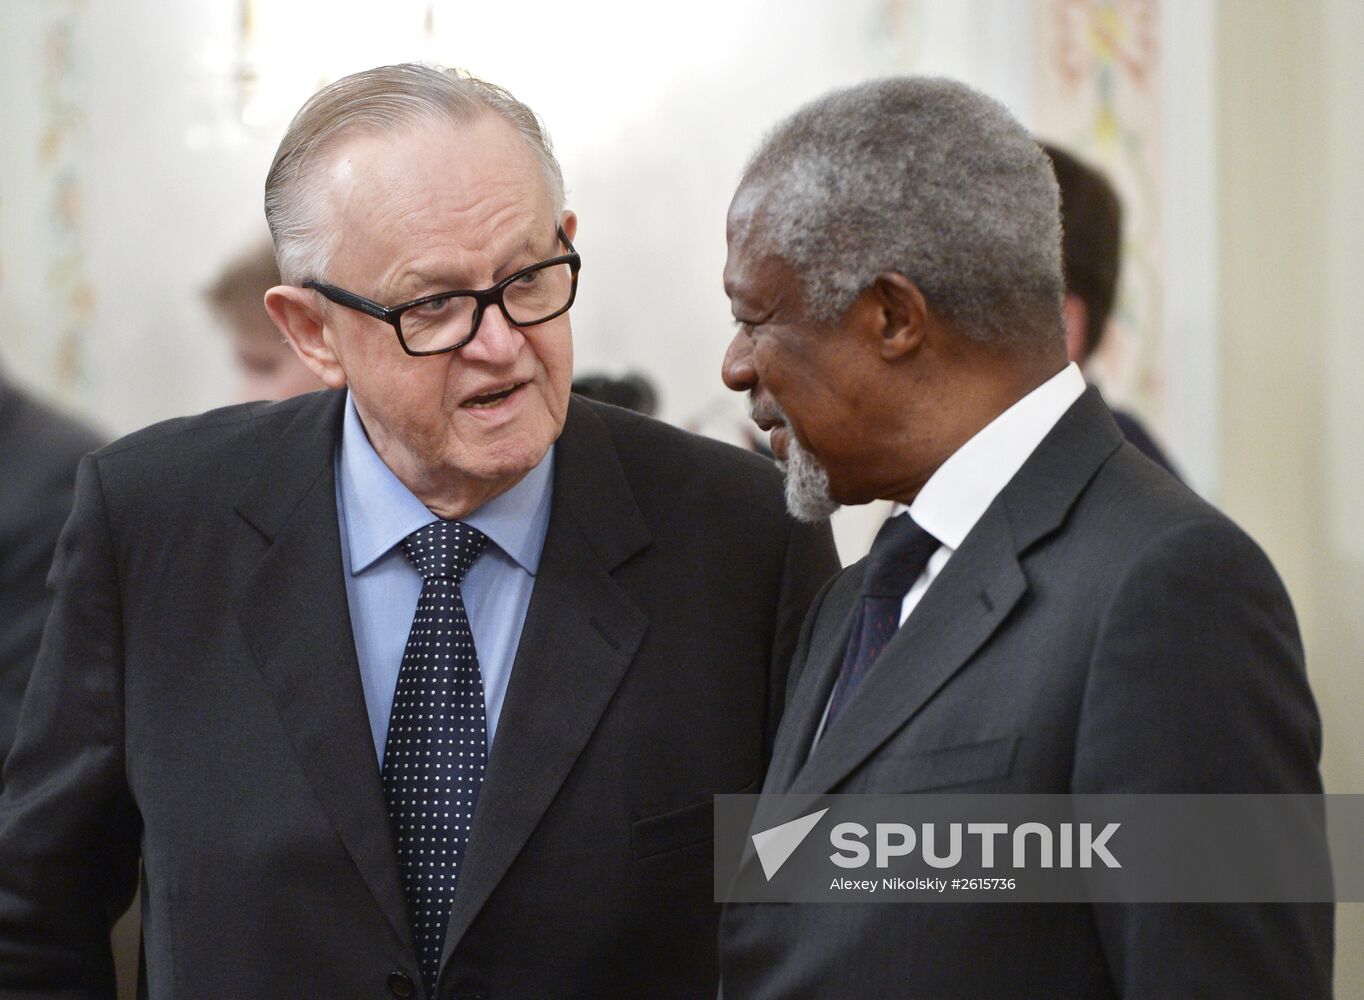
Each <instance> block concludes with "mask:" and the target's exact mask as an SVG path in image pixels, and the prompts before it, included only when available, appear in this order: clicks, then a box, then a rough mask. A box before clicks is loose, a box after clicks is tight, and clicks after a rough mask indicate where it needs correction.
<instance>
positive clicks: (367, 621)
mask: <svg viewBox="0 0 1364 1000" xmlns="http://www.w3.org/2000/svg"><path fill="white" fill-rule="evenodd" d="M553 483H554V448H552V447H551V448H550V450H549V452H548V453H547V454H546V455H545V457H544V459H543V460H542V461H541V462H540V464H539V465H537V466H536V467H535V468H534V469H532V470H531V471H530V472H529V473H528V474H527V475H526V477H525V478H524V479H522V480H521V481H520V482H519V483H517V484H516V485H515V486H513V487H512V488H511V489H509V490H508V491H507V492H506V493H503V494H502V495H501V496H498V497H495V498H494V499H492V500H489V501H488V502H487V503H486V504H484V505H483V506H482V507H480V508H478V510H476V511H474V512H473V513H472V514H470V515H469V516H468V517H465V518H463V521H464V523H465V524H468V525H470V526H471V527H474V528H477V529H478V530H479V531H481V532H483V534H485V535H487V536H488V542H489V544H488V545H487V547H485V548H484V550H483V553H482V554H481V555H480V556H479V557H478V561H477V562H475V563H474V565H473V568H471V569H470V570H469V573H468V575H467V576H465V578H464V583H463V584H462V585H461V587H460V593H461V595H462V596H463V597H464V607H465V609H466V610H467V611H468V612H469V627H470V629H471V630H472V631H473V634H474V647H475V649H476V650H477V651H478V666H479V670H480V671H482V673H483V698H484V702H485V704H486V706H487V709H488V749H489V750H491V749H492V744H493V737H494V736H495V734H496V732H497V720H498V718H499V716H501V714H502V702H503V700H504V699H505V698H506V695H507V682H508V681H509V680H510V678H511V671H512V662H513V661H514V660H515V658H516V647H517V646H518V645H519V644H520V641H521V627H522V626H523V625H524V624H525V621H526V609H527V608H528V607H529V606H530V595H531V590H532V589H533V588H534V586H535V574H536V572H537V571H538V570H539V568H540V553H541V551H542V550H543V549H544V547H545V532H546V531H547V530H548V528H549V508H550V499H551V495H552V488H553ZM336 514H337V518H338V520H339V521H340V526H341V565H342V566H343V568H344V569H345V576H346V597H347V599H348V600H349V602H350V624H351V631H352V632H353V633H354V636H355V652H356V655H357V657H358V658H359V660H360V680H361V682H362V683H363V685H364V689H365V707H366V708H367V709H368V710H369V728H370V731H371V732H372V733H373V735H374V751H375V753H376V754H378V757H379V765H380V767H381V768H382V766H383V762H384V743H385V741H386V740H387V738H388V717H389V714H390V712H392V710H393V692H394V689H395V688H396V687H397V686H398V668H399V667H400V666H402V662H403V649H404V647H405V646H406V645H407V633H408V630H409V629H410V628H411V627H412V617H413V615H414V614H415V613H416V611H417V598H418V597H420V596H421V590H422V578H421V575H420V574H419V573H418V572H417V571H416V570H415V569H414V568H413V567H412V564H411V563H410V562H408V560H407V556H406V555H404V554H403V550H402V544H401V543H402V540H403V539H404V538H406V537H407V536H408V535H410V534H411V533H412V532H414V531H416V530H417V529H419V528H423V527H425V526H426V525H428V524H430V523H431V522H433V521H435V520H436V519H437V518H436V515H434V514H432V513H431V511H430V510H428V509H427V507H426V505H425V504H423V503H422V502H421V501H420V500H418V499H417V498H416V496H415V495H413V493H412V491H411V490H409V489H408V488H407V487H406V486H404V485H403V484H402V482H401V481H400V480H399V479H398V477H397V476H395V475H394V474H393V473H392V471H390V469H389V468H388V466H386V465H385V464H384V462H383V459H381V458H380V457H379V455H378V453H377V452H376V451H375V450H374V446H373V445H371V444H370V441H369V436H368V435H367V434H366V433H365V427H364V424H362V423H361V422H360V414H359V413H357V412H356V409H355V402H354V400H352V399H351V398H350V397H349V395H348V396H347V398H346V417H345V424H344V426H343V429H342V432H341V446H340V448H338V449H337V453H336Z"/></svg>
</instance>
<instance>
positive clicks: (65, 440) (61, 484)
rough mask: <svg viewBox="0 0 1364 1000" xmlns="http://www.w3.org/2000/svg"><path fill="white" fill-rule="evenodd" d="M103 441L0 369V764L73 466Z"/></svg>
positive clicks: (41, 612)
mask: <svg viewBox="0 0 1364 1000" xmlns="http://www.w3.org/2000/svg"><path fill="white" fill-rule="evenodd" d="M103 443H104V442H103V441H102V440H101V439H100V436H99V434H98V433H96V432H95V431H94V430H92V429H90V428H89V427H87V426H86V425H85V424H83V423H81V422H80V421H78V420H75V419H73V418H72V417H69V416H67V415H66V414H64V413H60V412H59V411H57V410H55V409H52V408H51V407H49V406H47V405H45V404H43V403H40V402H39V401H38V400H36V399H34V398H33V397H32V396H30V395H28V394H27V393H25V392H22V391H21V390H20V389H19V388H18V387H17V386H15V385H14V384H13V383H12V382H10V381H9V380H8V379H7V378H5V374H4V372H3V370H0V767H3V765H4V762H5V758H6V756H8V754H9V748H10V745H11V744H12V743H13V742H14V730H15V726H16V725H17V723H18V719H19V706H20V704H21V703H22V702H23V699H24V689H25V688H26V687H27V686H28V677H29V672H30V671H31V670H32V668H33V659H34V657H35V656H37V655H38V643H39V640H40V639H41V638H42V635H43V624H44V622H46V621H47V614H48V609H49V608H50V607H51V604H52V595H51V594H50V593H49V592H48V589H47V586H46V583H47V572H48V569H49V567H50V566H51V565H52V552H53V549H54V548H55V547H56V544H57V535H58V534H59V533H60V532H61V529H62V525H63V524H65V523H66V518H67V515H68V514H70V513H71V500H72V493H73V489H74V487H75V483H76V466H77V464H78V463H79V462H80V460H81V458H82V456H84V455H85V454H86V453H87V452H91V451H94V450H95V449H96V448H98V447H99V446H100V445H101V444H103ZM0 785H3V781H2V780H0Z"/></svg>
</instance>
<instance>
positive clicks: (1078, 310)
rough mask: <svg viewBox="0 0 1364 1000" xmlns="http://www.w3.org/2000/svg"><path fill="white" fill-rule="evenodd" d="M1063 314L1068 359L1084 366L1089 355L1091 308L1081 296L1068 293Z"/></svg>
mask: <svg viewBox="0 0 1364 1000" xmlns="http://www.w3.org/2000/svg"><path fill="white" fill-rule="evenodd" d="M1061 312H1062V315H1064V316H1065V319H1066V357H1067V359H1068V360H1070V361H1074V362H1075V363H1076V364H1077V365H1083V364H1084V363H1085V356H1086V354H1088V353H1089V307H1088V306H1087V305H1085V300H1084V299H1082V298H1080V296H1078V295H1076V294H1075V293H1074V292H1067V293H1066V299H1065V303H1064V305H1063V306H1062V308H1061Z"/></svg>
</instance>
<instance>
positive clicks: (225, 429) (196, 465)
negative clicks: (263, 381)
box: [93, 392, 336, 492]
mask: <svg viewBox="0 0 1364 1000" xmlns="http://www.w3.org/2000/svg"><path fill="white" fill-rule="evenodd" d="M329 396H332V394H331V393H328V392H318V393H311V394H309V395H305V396H297V397H294V398H293V399H287V400H284V401H282V402H278V403H270V402H259V403H241V404H237V405H234V406H225V407H221V408H219V409H216V410H209V411H208V412H206V413H200V414H197V415H195V416H188V417H176V418H173V419H171V420H163V421H161V422H159V423H155V424H151V425H149V426H147V427H144V428H142V429H141V430H137V431H134V432H133V433H131V434H128V435H126V436H124V437H121V438H119V439H118V440H117V441H114V442H113V443H111V444H109V445H106V446H105V447H104V448H101V449H100V450H99V451H97V452H95V453H94V456H93V457H94V459H95V461H96V462H97V463H98V465H99V469H100V474H101V477H102V479H103V480H104V481H105V483H106V484H111V483H112V484H115V485H118V484H123V483H132V484H133V485H134V486H135V487H137V488H140V489H145V488H146V486H147V485H148V484H153V483H174V484H176V489H177V492H179V491H181V490H183V489H184V487H185V486H186V485H188V484H191V483H203V484H219V485H221V484H223V483H225V482H232V481H237V480H239V479H240V477H241V476H242V474H243V472H244V471H245V466H244V463H246V462H249V461H251V460H252V458H253V457H254V456H259V455H261V454H263V453H265V452H266V451H267V450H268V449H269V448H270V447H271V446H272V445H273V443H274V442H275V441H276V440H277V439H278V438H279V436H280V434H281V433H282V432H283V431H284V429H285V428H286V427H288V426H289V425H290V424H291V423H292V422H293V421H294V420H295V419H297V418H298V417H299V416H300V414H304V413H305V412H307V411H309V410H317V411H319V412H320V411H322V410H325V409H327V408H328V406H329V403H330V404H332V405H334V404H335V402H336V400H335V399H334V398H332V399H330V400H329V399H328V398H327V397H329Z"/></svg>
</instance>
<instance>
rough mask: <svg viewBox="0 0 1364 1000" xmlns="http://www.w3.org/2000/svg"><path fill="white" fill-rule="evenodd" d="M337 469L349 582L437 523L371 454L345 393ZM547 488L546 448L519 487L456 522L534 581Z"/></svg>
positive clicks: (550, 473)
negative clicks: (480, 535) (478, 534)
mask: <svg viewBox="0 0 1364 1000" xmlns="http://www.w3.org/2000/svg"><path fill="white" fill-rule="evenodd" d="M337 466H338V470H337V472H338V476H339V478H340V486H341V489H340V493H341V503H342V506H343V507H344V515H345V518H344V519H345V525H346V539H345V542H346V545H347V546H348V548H349V551H350V570H351V575H352V576H354V575H357V574H359V573H362V572H363V571H364V570H366V569H368V568H369V567H370V566H372V565H373V564H374V562H375V561H376V560H377V559H379V557H380V556H382V555H384V553H386V552H388V550H389V549H391V548H393V547H394V546H395V545H397V544H399V543H400V542H402V540H403V539H404V538H406V537H407V536H408V535H410V534H412V532H414V531H416V530H417V529H419V528H423V527H425V526H426V525H428V524H431V523H432V522H434V521H436V520H438V519H437V517H436V515H434V514H432V513H431V511H430V510H429V509H428V508H427V506H426V505H425V504H424V503H422V502H421V501H420V500H418V499H417V497H416V495H415V494H413V492H412V491H411V490H409V489H408V488H407V487H406V486H404V485H403V483H402V481H401V480H399V479H398V477H397V476H395V475H394V474H393V471H392V470H391V469H389V467H388V466H387V465H385V464H384V460H383V459H382V458H380V457H379V453H378V452H376V451H375V450H374V446H373V445H372V444H371V443H370V440H369V435H368V434H367V433H365V427H364V424H363V423H361V422H360V414H359V412H358V411H357V410H356V409H355V400H354V399H352V398H351V396H350V393H347V394H346V416H345V422H344V424H343V425H342V430H341V455H340V459H339V461H338V463H337ZM553 483H554V448H553V446H551V447H550V449H549V451H548V452H547V453H546V454H545V457H544V458H543V459H541V460H540V464H539V465H537V466H536V467H535V468H534V469H532V470H531V471H530V472H528V473H527V474H526V475H525V477H524V478H522V480H521V481H520V482H519V483H517V484H516V485H515V486H513V487H512V488H511V489H509V490H507V492H505V493H502V494H500V495H498V496H496V497H494V498H493V499H491V500H489V501H488V502H487V503H485V504H484V505H483V506H482V507H479V508H478V509H477V510H475V511H474V512H473V513H471V514H469V515H468V516H467V517H464V518H462V519H461V520H462V521H463V523H464V524H467V525H469V526H470V527H471V528H477V529H478V530H479V531H481V532H483V534H485V535H487V536H488V540H489V541H491V542H492V543H493V544H494V545H496V546H497V547H498V548H500V549H501V550H502V551H503V552H505V553H506V554H507V555H508V556H510V557H511V558H512V559H514V560H515V561H516V563H517V564H518V565H519V566H520V567H521V568H522V569H524V570H525V571H526V572H527V573H529V574H531V575H532V576H534V575H535V573H536V572H537V571H538V570H539V568H540V553H541V551H542V550H543V549H544V544H545V532H546V530H547V529H548V526H549V508H550V499H551V496H552V493H553Z"/></svg>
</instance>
